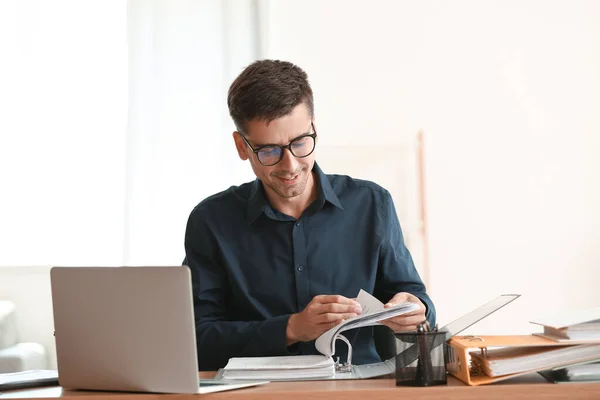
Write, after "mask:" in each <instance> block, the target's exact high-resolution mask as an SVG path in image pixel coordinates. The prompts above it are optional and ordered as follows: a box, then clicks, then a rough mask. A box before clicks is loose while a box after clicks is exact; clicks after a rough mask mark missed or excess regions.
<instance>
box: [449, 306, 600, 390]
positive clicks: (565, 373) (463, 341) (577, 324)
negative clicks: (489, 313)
mask: <svg viewBox="0 0 600 400" xmlns="http://www.w3.org/2000/svg"><path fill="white" fill-rule="evenodd" d="M531 322H532V323H534V324H537V325H541V326H543V327H544V332H541V333H536V334H533V335H521V336H518V335H517V336H462V337H461V336H455V337H452V338H451V339H450V340H449V342H448V344H449V346H450V352H449V354H450V359H449V362H448V364H447V368H448V371H449V372H450V373H452V374H453V375H455V376H456V377H458V378H459V379H460V380H462V381H463V382H465V383H467V384H469V385H474V386H476V385H482V384H487V383H492V382H496V381H500V380H505V379H509V378H512V377H514V376H518V375H522V374H526V373H530V372H539V373H540V374H541V375H542V376H544V377H546V378H547V379H549V380H550V381H552V382H570V381H578V382H581V381H598V380H600V307H597V308H593V309H588V310H582V311H577V312H574V311H571V312H569V314H568V315H562V316H561V315H558V316H557V315H555V316H549V317H544V318H542V319H537V320H535V321H531Z"/></svg>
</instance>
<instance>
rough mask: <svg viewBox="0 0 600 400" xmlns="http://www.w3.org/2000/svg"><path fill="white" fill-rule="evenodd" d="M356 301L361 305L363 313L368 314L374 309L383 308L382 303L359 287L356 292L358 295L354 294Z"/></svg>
mask: <svg viewBox="0 0 600 400" xmlns="http://www.w3.org/2000/svg"><path fill="white" fill-rule="evenodd" d="M356 301H357V302H358V304H360V306H361V307H362V312H363V314H369V313H371V312H374V311H379V310H383V309H384V306H383V303H382V302H380V301H379V300H378V299H377V297H375V296H372V295H371V294H369V293H368V292H365V291H364V290H362V289H360V292H358V296H356Z"/></svg>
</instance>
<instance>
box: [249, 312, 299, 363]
mask: <svg viewBox="0 0 600 400" xmlns="http://www.w3.org/2000/svg"><path fill="white" fill-rule="evenodd" d="M290 316H291V314H287V315H280V316H278V317H274V318H269V319H267V320H265V321H263V322H262V323H261V324H260V328H259V329H258V335H259V337H260V338H261V343H262V347H263V351H262V353H263V354H265V355H284V354H290V355H291V354H294V345H292V346H289V347H288V345H287V338H286V330H287V324H288V320H289V319H290Z"/></svg>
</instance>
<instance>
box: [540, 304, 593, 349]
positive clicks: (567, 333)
mask: <svg viewBox="0 0 600 400" xmlns="http://www.w3.org/2000/svg"><path fill="white" fill-rule="evenodd" d="M531 323H533V324H537V325H541V326H543V327H544V332H543V333H539V335H542V336H545V337H547V338H550V339H553V340H556V341H559V342H562V341H579V342H590V341H600V307H596V308H589V309H585V310H573V311H570V312H569V314H568V315H565V314H561V315H550V316H546V317H543V318H539V319H536V320H534V321H531Z"/></svg>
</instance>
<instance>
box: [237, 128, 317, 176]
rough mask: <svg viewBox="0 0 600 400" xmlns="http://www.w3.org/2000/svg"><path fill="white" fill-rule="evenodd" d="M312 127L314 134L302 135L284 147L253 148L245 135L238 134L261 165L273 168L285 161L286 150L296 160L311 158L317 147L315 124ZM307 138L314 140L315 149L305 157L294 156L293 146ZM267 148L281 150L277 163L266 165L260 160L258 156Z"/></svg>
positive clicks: (263, 146) (268, 145)
mask: <svg viewBox="0 0 600 400" xmlns="http://www.w3.org/2000/svg"><path fill="white" fill-rule="evenodd" d="M310 127H311V129H312V131H313V133H307V134H304V135H300V136H298V137H297V138H295V139H294V140H292V141H291V142H289V143H288V144H287V145H285V146H282V145H280V144H265V145H262V146H258V147H252V145H251V144H250V142H249V141H248V139H246V136H244V134H243V133H242V132H241V131H240V130H239V129H238V132H239V133H240V136H241V137H242V139H244V142H246V144H247V145H248V147H250V149H251V150H252V151H253V152H254V154H255V155H256V159H257V160H258V162H259V163H261V164H262V165H264V166H265V167H272V166H273V165H276V164H278V163H279V162H280V161H281V160H283V154H284V152H285V149H288V150H289V151H290V153H291V154H292V155H293V156H294V157H296V158H306V157H308V156H310V155H311V154H312V153H313V152H314V151H315V148H316V147H317V130H316V129H315V125H314V123H313V122H311V123H310ZM307 137H311V138H312V139H313V148H312V150H311V151H310V152H309V153H308V154H307V155H305V156H297V155H295V154H294V150H292V145H293V144H294V143H295V142H297V141H299V140H302V139H304V138H307ZM267 147H279V148H280V149H281V154H280V155H279V160H277V161H275V162H274V163H272V164H265V163H263V162H262V161H261V160H260V157H259V156H258V152H259V151H261V150H262V149H265V148H267Z"/></svg>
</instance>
